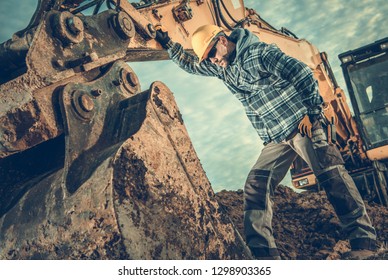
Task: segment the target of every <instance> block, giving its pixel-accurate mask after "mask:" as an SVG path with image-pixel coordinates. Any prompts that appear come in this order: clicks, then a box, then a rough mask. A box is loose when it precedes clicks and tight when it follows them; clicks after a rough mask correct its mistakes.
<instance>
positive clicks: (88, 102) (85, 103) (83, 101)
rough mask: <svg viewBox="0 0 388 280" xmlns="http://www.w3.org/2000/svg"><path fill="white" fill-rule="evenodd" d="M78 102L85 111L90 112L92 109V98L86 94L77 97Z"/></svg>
mask: <svg viewBox="0 0 388 280" xmlns="http://www.w3.org/2000/svg"><path fill="white" fill-rule="evenodd" d="M79 104H80V106H81V108H82V110H84V111H85V112H91V111H92V110H93V109H94V102H93V100H92V99H91V98H90V97H89V96H88V95H86V94H83V95H81V96H80V97H79Z"/></svg>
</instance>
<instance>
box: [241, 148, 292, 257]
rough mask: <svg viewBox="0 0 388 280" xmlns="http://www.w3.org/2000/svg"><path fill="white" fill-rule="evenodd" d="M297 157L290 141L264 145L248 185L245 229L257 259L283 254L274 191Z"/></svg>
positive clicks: (246, 187)
mask: <svg viewBox="0 0 388 280" xmlns="http://www.w3.org/2000/svg"><path fill="white" fill-rule="evenodd" d="M295 156H296V153H295V151H293V150H292V149H291V147H290V146H289V145H287V144H286V143H280V144H274V143H270V144H268V145H267V146H265V147H264V148H263V150H262V151H261V154H260V156H259V159H258V160H257V162H256V163H255V165H254V166H253V168H252V170H251V171H250V173H249V175H248V178H247V181H246V183H245V187H244V203H245V205H244V207H245V209H244V230H245V236H246V240H247V244H248V246H249V247H250V249H251V251H252V254H253V255H254V256H255V257H256V258H269V259H270V258H274V257H275V258H276V257H278V256H279V253H278V250H277V248H276V244H275V240H274V237H273V235H272V200H271V192H272V191H273V188H274V187H276V186H277V185H278V184H279V183H280V181H281V180H282V179H283V178H284V176H285V174H286V173H287V171H288V169H289V167H290V165H291V163H292V161H293V160H294V158H295Z"/></svg>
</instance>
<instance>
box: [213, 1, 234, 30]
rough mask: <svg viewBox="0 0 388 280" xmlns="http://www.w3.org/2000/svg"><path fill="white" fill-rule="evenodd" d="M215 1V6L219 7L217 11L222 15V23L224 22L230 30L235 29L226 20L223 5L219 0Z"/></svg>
mask: <svg viewBox="0 0 388 280" xmlns="http://www.w3.org/2000/svg"><path fill="white" fill-rule="evenodd" d="M215 3H216V6H215V8H216V9H217V12H218V14H219V16H220V19H221V21H222V23H223V24H224V25H225V26H226V28H228V29H229V30H233V27H232V26H230V24H229V23H228V22H227V21H226V19H225V17H224V15H223V14H222V11H221V7H220V5H219V0H216V1H215Z"/></svg>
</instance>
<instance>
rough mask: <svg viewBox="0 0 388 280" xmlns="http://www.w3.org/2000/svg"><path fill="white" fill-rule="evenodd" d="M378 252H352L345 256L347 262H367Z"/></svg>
mask: <svg viewBox="0 0 388 280" xmlns="http://www.w3.org/2000/svg"><path fill="white" fill-rule="evenodd" d="M375 253H376V252H375V251H371V250H352V251H349V252H346V253H345V254H344V258H345V259H347V260H366V259H368V258H370V257H372V256H373V255H374V254H375Z"/></svg>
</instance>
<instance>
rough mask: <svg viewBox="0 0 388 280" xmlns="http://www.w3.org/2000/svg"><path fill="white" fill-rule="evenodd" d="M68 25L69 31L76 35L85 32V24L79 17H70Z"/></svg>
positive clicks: (67, 21)
mask: <svg viewBox="0 0 388 280" xmlns="http://www.w3.org/2000/svg"><path fill="white" fill-rule="evenodd" d="M66 25H67V27H68V28H69V31H70V32H71V33H73V34H74V35H77V34H79V33H81V32H83V31H84V24H83V22H82V20H81V19H80V18H79V17H69V18H67V19H66Z"/></svg>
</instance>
